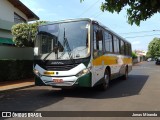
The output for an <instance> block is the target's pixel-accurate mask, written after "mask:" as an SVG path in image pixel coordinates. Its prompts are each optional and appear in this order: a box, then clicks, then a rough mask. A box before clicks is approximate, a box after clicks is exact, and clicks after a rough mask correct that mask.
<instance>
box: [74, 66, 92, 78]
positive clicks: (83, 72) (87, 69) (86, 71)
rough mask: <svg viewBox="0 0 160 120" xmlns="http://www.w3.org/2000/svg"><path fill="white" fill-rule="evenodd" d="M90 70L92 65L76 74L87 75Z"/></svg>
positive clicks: (78, 75)
mask: <svg viewBox="0 0 160 120" xmlns="http://www.w3.org/2000/svg"><path fill="white" fill-rule="evenodd" d="M90 70H91V68H90V67H89V68H86V69H84V70H82V71H81V72H79V73H78V74H77V75H76V77H80V76H83V75H85V74H88V73H89V72H90Z"/></svg>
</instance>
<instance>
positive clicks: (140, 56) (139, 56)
mask: <svg viewBox="0 0 160 120" xmlns="http://www.w3.org/2000/svg"><path fill="white" fill-rule="evenodd" d="M134 52H135V53H136V55H137V59H138V62H141V61H144V60H145V59H146V54H147V52H146V51H143V50H135V51H134Z"/></svg>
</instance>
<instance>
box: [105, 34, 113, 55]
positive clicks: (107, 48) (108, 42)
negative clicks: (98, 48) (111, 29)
mask: <svg viewBox="0 0 160 120" xmlns="http://www.w3.org/2000/svg"><path fill="white" fill-rule="evenodd" d="M105 51H106V52H110V53H112V52H113V44H112V35H111V34H109V33H108V32H105Z"/></svg>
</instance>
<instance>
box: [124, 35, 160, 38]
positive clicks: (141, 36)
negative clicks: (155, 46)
mask: <svg viewBox="0 0 160 120" xmlns="http://www.w3.org/2000/svg"><path fill="white" fill-rule="evenodd" d="M155 35H160V34H153V35H143V36H129V37H125V38H137V37H148V36H155Z"/></svg>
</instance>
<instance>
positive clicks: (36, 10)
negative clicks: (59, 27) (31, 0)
mask: <svg viewBox="0 0 160 120" xmlns="http://www.w3.org/2000/svg"><path fill="white" fill-rule="evenodd" d="M32 11H33V12H35V13H36V14H39V13H40V12H44V11H45V9H43V8H32Z"/></svg>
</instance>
